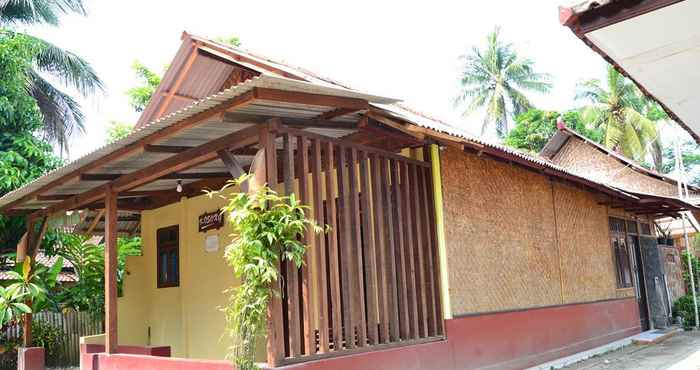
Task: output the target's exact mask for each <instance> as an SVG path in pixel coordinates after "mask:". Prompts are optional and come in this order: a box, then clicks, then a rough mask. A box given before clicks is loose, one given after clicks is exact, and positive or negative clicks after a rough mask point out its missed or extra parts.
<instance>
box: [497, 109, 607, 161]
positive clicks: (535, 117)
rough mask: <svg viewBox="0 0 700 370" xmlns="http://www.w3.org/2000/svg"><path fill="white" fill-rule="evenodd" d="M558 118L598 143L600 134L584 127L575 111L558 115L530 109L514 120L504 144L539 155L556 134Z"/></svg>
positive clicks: (552, 112) (553, 112) (557, 113)
mask: <svg viewBox="0 0 700 370" xmlns="http://www.w3.org/2000/svg"><path fill="white" fill-rule="evenodd" d="M560 117H561V119H562V121H564V123H565V124H566V125H567V126H568V127H569V128H571V129H573V130H574V131H576V132H578V133H580V134H581V135H583V136H586V137H588V138H589V139H591V140H593V141H600V132H599V131H598V130H593V129H590V128H588V127H586V125H585V124H584V123H583V122H582V121H581V115H580V114H579V112H578V111H576V110H571V111H567V112H563V113H559V112H555V111H543V110H540V109H530V110H528V111H527V112H525V113H523V114H520V115H518V116H517V117H516V118H515V127H513V129H512V130H510V132H508V135H507V136H506V137H505V140H504V143H505V144H506V145H507V146H510V147H512V148H516V149H520V150H522V151H525V152H529V153H533V154H536V153H539V152H540V151H541V150H542V148H544V146H545V144H547V142H548V141H549V139H551V138H552V136H553V135H554V134H555V133H556V132H557V120H558V119H559V118H560Z"/></svg>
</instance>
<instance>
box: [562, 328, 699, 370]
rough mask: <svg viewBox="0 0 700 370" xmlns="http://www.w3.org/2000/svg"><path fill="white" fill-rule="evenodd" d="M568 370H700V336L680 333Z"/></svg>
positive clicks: (568, 368)
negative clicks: (658, 341) (657, 342)
mask: <svg viewBox="0 0 700 370" xmlns="http://www.w3.org/2000/svg"><path fill="white" fill-rule="evenodd" d="M565 369H567V370H603V369H611V370H612V369H614V370H632V369H634V370H657V369H658V370H660V369H668V370H700V332H683V333H679V334H677V335H675V336H673V337H671V338H669V339H667V340H665V341H664V342H661V343H659V344H654V345H645V346H641V345H630V346H627V347H624V348H622V349H620V350H617V351H613V352H609V353H606V354H604V355H601V356H596V357H593V358H591V359H588V360H586V361H583V362H579V363H577V364H574V365H571V366H568V367H566V368H565Z"/></svg>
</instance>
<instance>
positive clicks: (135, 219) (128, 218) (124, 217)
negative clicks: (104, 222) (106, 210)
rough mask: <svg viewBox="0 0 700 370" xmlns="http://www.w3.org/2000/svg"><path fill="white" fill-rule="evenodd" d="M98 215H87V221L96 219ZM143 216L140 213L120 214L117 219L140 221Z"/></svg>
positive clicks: (121, 220) (120, 220)
mask: <svg viewBox="0 0 700 370" xmlns="http://www.w3.org/2000/svg"><path fill="white" fill-rule="evenodd" d="M96 219H97V217H86V218H85V222H92V221H95V220H96ZM140 220H141V216H139V215H129V216H119V217H117V221H119V222H129V221H140Z"/></svg>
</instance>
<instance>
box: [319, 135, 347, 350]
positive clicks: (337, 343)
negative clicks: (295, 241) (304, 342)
mask: <svg viewBox="0 0 700 370" xmlns="http://www.w3.org/2000/svg"><path fill="white" fill-rule="evenodd" d="M316 141H318V139H316ZM324 147H325V157H326V162H325V163H324V166H325V167H324V168H325V171H324V172H325V178H326V210H327V212H326V216H327V217H326V218H327V221H326V223H327V224H328V226H329V228H330V230H329V231H328V270H329V272H330V273H329V275H330V284H329V285H330V297H331V299H330V304H331V318H332V320H331V322H332V325H331V326H332V328H333V350H334V351H339V350H341V349H342V348H343V345H342V341H343V331H342V327H343V325H344V323H343V307H342V304H341V294H342V293H341V285H340V275H341V270H340V261H339V259H338V258H339V257H340V252H339V250H338V235H339V234H338V231H339V230H338V227H339V226H338V222H337V220H338V215H337V211H336V203H335V200H336V197H337V195H336V194H337V193H336V185H338V186H339V184H337V182H336V181H335V179H336V178H338V177H337V176H336V175H335V170H334V167H335V155H334V146H333V143H331V142H326V143H324ZM318 203H319V204H317V207H319V212H320V213H323V210H322V209H321V208H322V207H323V205H322V202H318ZM325 278H326V277H325V276H323V279H325Z"/></svg>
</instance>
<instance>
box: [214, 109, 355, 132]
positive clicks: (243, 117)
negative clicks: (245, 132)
mask: <svg viewBox="0 0 700 370" xmlns="http://www.w3.org/2000/svg"><path fill="white" fill-rule="evenodd" d="M274 118H276V117H274V116H266V115H255V114H246V113H236V112H226V113H224V114H223V118H222V120H223V121H224V122H230V123H264V122H268V121H269V120H271V119H274ZM282 120H283V121H284V124H285V125H286V126H292V127H298V128H305V127H306V128H308V127H314V128H333V129H341V130H342V129H347V130H354V129H356V128H357V124H356V123H353V122H335V121H329V120H320V119H302V118H290V117H285V118H283V119H282Z"/></svg>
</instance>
